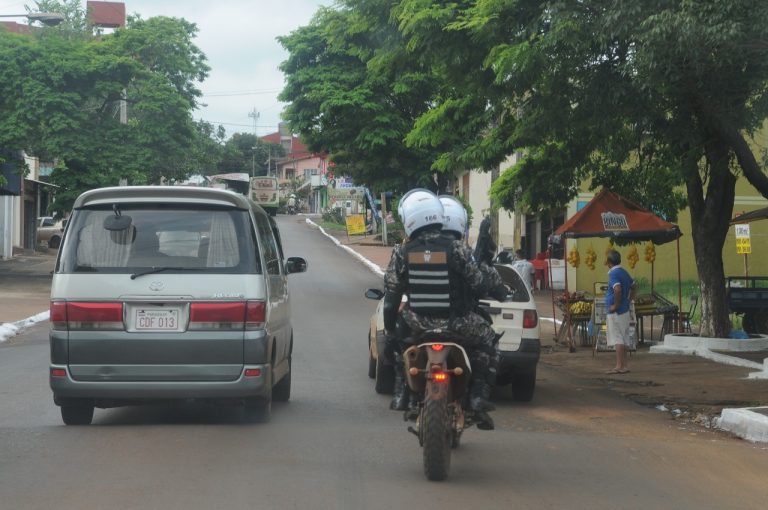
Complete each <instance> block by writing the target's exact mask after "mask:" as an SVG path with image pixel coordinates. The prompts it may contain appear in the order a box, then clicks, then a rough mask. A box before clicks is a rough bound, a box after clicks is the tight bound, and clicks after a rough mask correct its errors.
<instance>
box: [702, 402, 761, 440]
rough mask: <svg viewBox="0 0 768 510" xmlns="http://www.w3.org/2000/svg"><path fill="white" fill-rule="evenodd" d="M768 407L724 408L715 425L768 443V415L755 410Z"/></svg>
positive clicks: (749, 438)
mask: <svg viewBox="0 0 768 510" xmlns="http://www.w3.org/2000/svg"><path fill="white" fill-rule="evenodd" d="M755 410H768V407H747V408H744V409H723V412H722V414H721V415H720V418H718V419H717V421H716V423H715V425H716V426H717V428H719V429H722V430H726V431H728V432H731V433H733V434H736V435H737V436H739V437H742V438H744V439H746V440H747V441H752V442H753V443H768V416H766V415H764V414H761V413H758V412H755Z"/></svg>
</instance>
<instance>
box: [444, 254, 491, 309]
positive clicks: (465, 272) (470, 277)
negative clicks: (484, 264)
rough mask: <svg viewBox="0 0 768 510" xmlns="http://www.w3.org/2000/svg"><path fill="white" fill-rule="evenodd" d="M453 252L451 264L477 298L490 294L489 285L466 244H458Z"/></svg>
mask: <svg viewBox="0 0 768 510" xmlns="http://www.w3.org/2000/svg"><path fill="white" fill-rule="evenodd" d="M454 247H455V249H454V250H453V259H452V260H451V261H450V264H451V265H452V266H453V269H454V270H455V271H457V272H458V273H459V274H460V275H461V276H462V277H463V278H464V281H466V282H467V284H468V285H469V288H470V289H471V290H472V295H473V296H475V297H481V296H485V295H486V294H487V292H488V284H487V282H486V281H485V278H483V273H482V271H480V267H479V266H478V264H477V262H476V261H475V257H474V255H473V253H472V249H471V248H469V246H467V245H466V244H462V243H460V242H458V241H457V242H456V244H455V245H454Z"/></svg>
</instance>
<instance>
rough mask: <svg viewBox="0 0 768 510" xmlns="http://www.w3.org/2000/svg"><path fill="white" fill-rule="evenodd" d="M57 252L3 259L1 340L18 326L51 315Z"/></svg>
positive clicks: (0, 270) (0, 289)
mask: <svg viewBox="0 0 768 510" xmlns="http://www.w3.org/2000/svg"><path fill="white" fill-rule="evenodd" d="M55 263H56V252H55V251H52V252H49V253H35V254H31V255H18V256H16V257H14V258H12V259H7V260H0V342H2V341H3V340H4V339H7V338H8V337H10V336H12V335H11V334H10V333H14V334H15V333H16V332H17V331H13V329H14V327H15V328H23V327H26V326H28V325H29V324H33V323H35V322H39V321H40V320H45V319H47V318H48V315H47V314H48V308H49V306H50V303H49V297H50V293H51V272H52V271H53V267H54V265H55Z"/></svg>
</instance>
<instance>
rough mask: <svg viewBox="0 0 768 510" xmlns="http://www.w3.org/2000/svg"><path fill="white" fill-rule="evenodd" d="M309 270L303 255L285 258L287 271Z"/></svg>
mask: <svg viewBox="0 0 768 510" xmlns="http://www.w3.org/2000/svg"><path fill="white" fill-rule="evenodd" d="M306 270H307V261H306V260H304V259H303V258H301V257H288V258H287V259H286V260H285V273H286V274H293V273H304V272H305V271H306Z"/></svg>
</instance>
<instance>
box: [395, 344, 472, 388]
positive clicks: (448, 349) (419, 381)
mask: <svg viewBox="0 0 768 510" xmlns="http://www.w3.org/2000/svg"><path fill="white" fill-rule="evenodd" d="M434 344H442V345H443V349H442V350H440V351H435V350H434V349H431V346H432V345H434ZM403 361H404V363H405V376H406V378H407V381H408V386H409V387H410V388H411V389H412V390H413V391H416V392H421V391H423V390H424V386H425V382H426V378H425V377H424V373H423V371H424V370H427V369H428V368H429V367H430V366H432V365H441V366H442V367H443V368H444V369H448V368H456V367H461V368H462V369H463V371H464V373H463V375H461V376H459V377H460V378H467V379H468V378H469V377H470V376H471V374H472V369H471V367H470V364H469V358H468V357H467V353H466V351H465V350H464V348H463V347H462V346H460V345H459V344H456V343H453V342H427V343H423V344H419V345H414V346H412V347H409V348H408V349H407V350H406V351H405V352H404V353H403ZM411 367H415V368H417V369H418V370H419V372H418V373H417V374H416V375H411V370H410V369H411Z"/></svg>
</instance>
